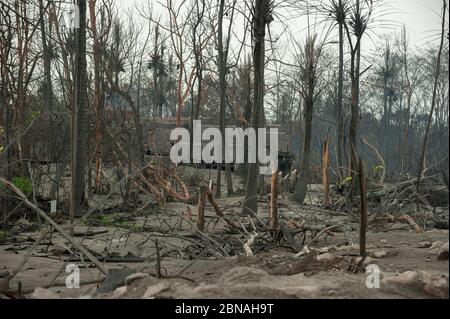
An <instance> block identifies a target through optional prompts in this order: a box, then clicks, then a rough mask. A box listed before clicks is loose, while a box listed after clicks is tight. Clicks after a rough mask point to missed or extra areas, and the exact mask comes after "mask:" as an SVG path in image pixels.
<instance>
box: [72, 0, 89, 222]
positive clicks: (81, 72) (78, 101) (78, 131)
mask: <svg viewBox="0 0 450 319" xmlns="http://www.w3.org/2000/svg"><path fill="white" fill-rule="evenodd" d="M78 7H79V10H80V15H79V18H80V27H79V28H78V29H77V30H76V46H77V48H76V63H75V81H74V83H75V89H74V91H75V94H74V103H73V109H72V167H71V170H72V179H71V194H70V195H71V196H70V219H71V222H73V218H74V217H75V216H76V215H78V216H79V215H81V214H82V211H81V210H82V206H83V202H84V191H85V189H84V186H85V169H86V145H87V131H88V127H87V108H88V99H87V73H86V0H78Z"/></svg>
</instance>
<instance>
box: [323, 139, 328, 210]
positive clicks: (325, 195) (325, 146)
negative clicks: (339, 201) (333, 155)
mask: <svg viewBox="0 0 450 319" xmlns="http://www.w3.org/2000/svg"><path fill="white" fill-rule="evenodd" d="M329 141H330V137H329V136H328V135H327V138H326V139H325V143H324V144H323V158H322V183H323V205H324V206H329V205H330V177H329V175H328V171H329V168H330V152H329Z"/></svg>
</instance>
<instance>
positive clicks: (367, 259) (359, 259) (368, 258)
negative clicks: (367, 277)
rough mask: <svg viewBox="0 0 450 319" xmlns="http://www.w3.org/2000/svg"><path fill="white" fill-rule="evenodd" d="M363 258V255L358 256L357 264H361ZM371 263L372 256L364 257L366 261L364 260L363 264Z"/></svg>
mask: <svg viewBox="0 0 450 319" xmlns="http://www.w3.org/2000/svg"><path fill="white" fill-rule="evenodd" d="M361 258H362V257H356V260H355V264H356V265H359V263H360V262H361ZM370 263H372V258H370V257H369V256H367V257H366V259H364V262H363V264H362V266H367V265H370Z"/></svg>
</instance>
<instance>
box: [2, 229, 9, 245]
mask: <svg viewBox="0 0 450 319" xmlns="http://www.w3.org/2000/svg"><path fill="white" fill-rule="evenodd" d="M8 236H9V233H8V232H7V231H6V230H0V243H1V242H3V241H5V240H6V239H8Z"/></svg>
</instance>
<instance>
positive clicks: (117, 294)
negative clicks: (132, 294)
mask: <svg viewBox="0 0 450 319" xmlns="http://www.w3.org/2000/svg"><path fill="white" fill-rule="evenodd" d="M127 291H128V287H127V286H122V287H119V288H117V289H116V290H114V292H113V295H112V298H113V299H120V298H122V297H123V296H125V294H126V293H127Z"/></svg>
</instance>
